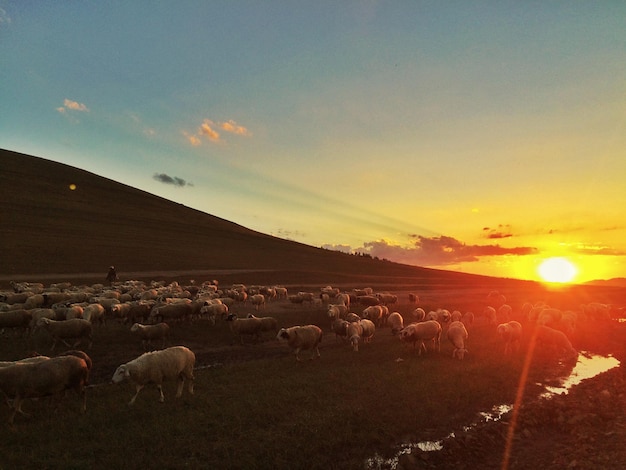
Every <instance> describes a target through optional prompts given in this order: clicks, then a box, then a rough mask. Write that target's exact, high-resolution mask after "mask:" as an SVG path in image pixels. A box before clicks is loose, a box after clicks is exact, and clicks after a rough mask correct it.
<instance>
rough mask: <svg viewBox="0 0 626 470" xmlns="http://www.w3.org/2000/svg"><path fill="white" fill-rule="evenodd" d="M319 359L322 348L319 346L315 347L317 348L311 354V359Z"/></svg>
mask: <svg viewBox="0 0 626 470" xmlns="http://www.w3.org/2000/svg"><path fill="white" fill-rule="evenodd" d="M316 358H317V359H319V358H320V349H319V347H317V346H316V347H315V350H314V351H313V353H312V354H311V360H313V359H316Z"/></svg>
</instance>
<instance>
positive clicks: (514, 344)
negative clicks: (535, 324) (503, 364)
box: [496, 320, 522, 355]
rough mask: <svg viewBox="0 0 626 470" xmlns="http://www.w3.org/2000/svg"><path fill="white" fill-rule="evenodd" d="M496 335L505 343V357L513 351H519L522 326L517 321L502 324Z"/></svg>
mask: <svg viewBox="0 0 626 470" xmlns="http://www.w3.org/2000/svg"><path fill="white" fill-rule="evenodd" d="M496 333H497V334H498V336H499V337H500V339H501V340H502V341H503V342H504V355H507V354H509V353H511V351H512V350H513V349H515V350H516V351H517V350H518V349H519V344H520V339H521V338H522V325H521V324H520V323H519V322H517V321H515V320H512V321H509V322H506V323H501V324H499V325H498V328H496Z"/></svg>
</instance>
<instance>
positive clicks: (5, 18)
mask: <svg viewBox="0 0 626 470" xmlns="http://www.w3.org/2000/svg"><path fill="white" fill-rule="evenodd" d="M9 24H11V17H10V16H9V14H8V13H7V12H6V10H5V9H3V8H0V27H2V26H4V25H9Z"/></svg>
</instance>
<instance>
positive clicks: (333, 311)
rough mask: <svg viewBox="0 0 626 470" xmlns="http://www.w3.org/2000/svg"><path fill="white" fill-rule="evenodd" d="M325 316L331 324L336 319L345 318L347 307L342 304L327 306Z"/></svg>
mask: <svg viewBox="0 0 626 470" xmlns="http://www.w3.org/2000/svg"><path fill="white" fill-rule="evenodd" d="M326 314H327V315H328V318H330V321H331V323H332V322H333V321H334V320H337V319H338V318H346V315H347V314H348V307H347V306H346V305H344V304H328V309H327V310H326Z"/></svg>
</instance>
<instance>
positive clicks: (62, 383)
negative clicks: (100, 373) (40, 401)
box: [0, 355, 89, 425]
mask: <svg viewBox="0 0 626 470" xmlns="http://www.w3.org/2000/svg"><path fill="white" fill-rule="evenodd" d="M88 382H89V367H88V366H87V363H86V362H85V360H84V359H82V358H80V357H77V356H74V355H64V356H58V357H53V358H49V359H46V360H38V361H36V362H23V363H19V364H15V365H11V366H9V367H3V368H0V391H2V393H3V394H4V395H5V397H6V398H7V399H9V400H13V402H12V405H11V408H12V412H11V414H10V416H9V423H10V424H11V425H12V424H13V421H14V419H15V415H16V414H17V413H21V414H24V415H25V414H26V413H24V412H23V411H22V402H23V400H24V399H26V398H41V397H47V396H51V395H57V394H59V393H61V392H64V391H65V390H69V389H74V390H76V392H77V393H78V394H79V395H80V396H81V398H82V405H81V412H83V413H84V412H85V411H86V409H87V397H86V395H85V386H86V385H87V383H88Z"/></svg>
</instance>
